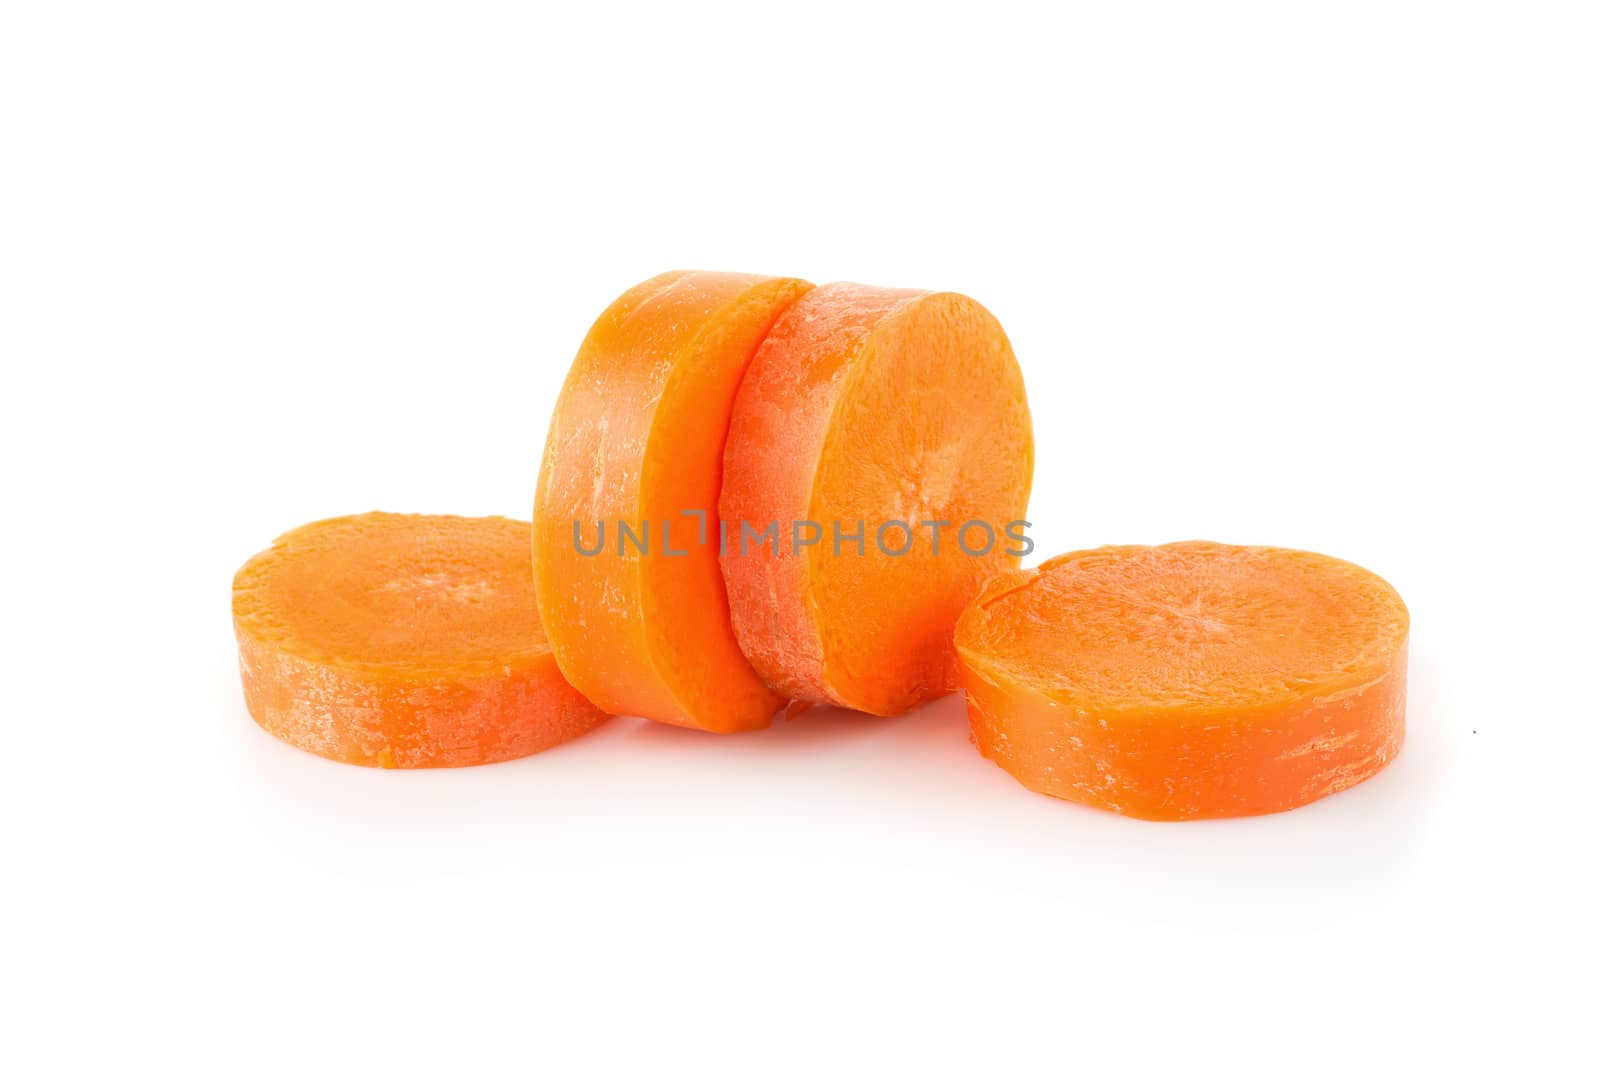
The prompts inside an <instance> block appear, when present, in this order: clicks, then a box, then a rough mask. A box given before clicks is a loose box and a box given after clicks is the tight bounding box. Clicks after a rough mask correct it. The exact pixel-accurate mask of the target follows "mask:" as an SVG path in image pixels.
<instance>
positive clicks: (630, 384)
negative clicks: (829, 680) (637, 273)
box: [533, 271, 811, 733]
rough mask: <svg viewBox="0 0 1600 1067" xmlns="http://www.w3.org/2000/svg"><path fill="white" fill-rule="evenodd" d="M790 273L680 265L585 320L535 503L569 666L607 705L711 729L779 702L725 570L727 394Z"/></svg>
mask: <svg viewBox="0 0 1600 1067" xmlns="http://www.w3.org/2000/svg"><path fill="white" fill-rule="evenodd" d="M810 288H811V285H810V283H808V282H803V281H799V280H797V279H794V278H768V277H762V276H758V275H752V274H721V273H713V272H706V271H677V272H674V273H670V274H663V275H661V276H660V277H657V278H653V279H651V280H650V281H647V282H645V283H643V284H641V285H638V286H636V287H634V288H633V289H630V290H628V292H626V293H624V294H623V295H622V296H621V297H620V298H619V299H618V300H617V301H616V302H615V303H614V304H612V305H611V307H609V308H607V309H606V311H605V313H604V314H603V315H601V316H600V319H599V320H598V321H597V322H596V323H595V324H594V326H593V328H592V329H590V331H589V335H588V336H587V337H586V338H585V339H584V342H583V345H582V347H581V348H580V349H579V350H578V355H577V358H576V359H575V360H574V361H573V364H572V369H571V371H570V372H569V373H568V375H567V380H566V384H565V385H564V386H563V388H562V390H561V397H560V399H559V400H558V401H557V404H556V410H555V415H554V417H553V418H552V419H551V422H550V433H549V437H548V440H547V442H546V445H545V453H544V463H543V466H542V467H541V469H540V472H539V488H538V495H537V500H536V503H535V507H534V533H533V546H534V569H535V575H536V579H535V581H536V585H537V587H538V594H539V607H540V611H541V613H542V614H543V617H544V624H545V630H546V632H547V633H549V635H550V642H551V645H552V646H553V648H554V649H555V654H556V658H557V660H558V661H559V662H560V664H561V669H562V671H563V672H564V673H565V674H566V676H567V677H568V678H569V679H571V681H572V684H573V685H575V686H577V688H578V689H579V690H580V691H581V692H583V693H584V694H585V695H586V696H588V697H589V699H591V700H593V701H594V702H595V703H596V704H598V705H599V706H600V707H601V708H603V709H605V710H606V711H609V712H612V713H614V714H617V715H636V716H643V717H645V718H651V719H657V720H660V721H661V722H666V723H672V724H674V725H677V726H690V727H697V728H699V729H702V730H711V731H715V732H718V733H731V732H735V731H740V730H752V729H757V728H760V727H763V726H766V725H768V724H769V723H770V722H771V721H772V716H773V713H774V712H775V711H776V710H777V709H778V707H779V706H780V704H781V701H780V699H779V698H778V696H777V695H776V694H774V693H772V692H771V691H770V690H768V689H767V687H766V686H765V685H763V684H762V681H761V679H760V678H759V677H758V676H757V675H756V672H755V671H754V670H753V669H752V668H751V666H750V664H749V663H747V662H746V661H745V658H744V656H743V654H742V653H741V652H740V651H739V646H738V643H737V642H736V641H735V639H734V635H733V629H732V626H731V624H730V622H729V620H728V607H727V593H726V591H725V589H724V587H723V580H722V572H721V570H720V569H719V567H718V565H717V555H718V552H719V549H720V542H721V538H720V528H719V522H718V513H717V492H718V489H719V488H720V486H721V484H722V449H723V442H724V440H725V438H726V436H727V432H728V417H729V411H730V409H731V407H732V406H733V397H734V392H735V391H736V390H737V388H738V386H739V381H740V379H741V377H742V376H743V375H744V373H745V368H746V366H747V365H748V364H749V362H750V356H751V354H752V353H753V352H754V351H755V350H756V347H757V346H758V345H759V344H760V343H761V340H762V338H764V337H765V336H766V334H767V331H768V329H770V328H771V326H772V324H773V322H774V321H776V320H777V318H778V316H779V315H781V314H782V313H783V312H784V311H786V310H787V309H788V308H789V306H790V305H791V304H793V303H794V302H795V301H796V300H797V299H799V298H800V296H801V295H802V294H804V293H805V292H807V291H808V290H809V289H810Z"/></svg>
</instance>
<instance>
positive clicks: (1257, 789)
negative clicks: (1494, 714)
mask: <svg viewBox="0 0 1600 1067" xmlns="http://www.w3.org/2000/svg"><path fill="white" fill-rule="evenodd" d="M1409 628H1410V619H1409V616H1408V615H1407V613H1406V607H1405V604H1404V603H1403V602H1402V601H1401V600H1400V596H1399V594H1398V593H1396V592H1395V591H1394V589H1393V587H1391V586H1390V585H1389V583H1388V582H1385V581H1384V580H1383V579H1382V578H1379V577H1378V576H1377V575H1375V574H1372V573H1370V572H1369V571H1365V570H1362V569H1361V568H1360V567H1357V566H1355V565H1354V564H1351V563H1346V562H1344V561H1343V560H1338V559H1333V558H1332V557H1329V556H1320V555H1317V554H1315V553H1312V552H1296V551H1293V550H1290V549H1283V548H1240V547H1237V546H1234V545H1219V544H1213V543H1210V542H1206V541H1189V542H1184V543H1181V544H1172V545H1161V546H1159V547H1149V546H1144V545H1139V546H1122V547H1108V548H1099V549H1093V550H1091V551H1085V552H1071V553H1068V554H1067V555H1064V556H1058V557H1056V558H1055V559H1052V560H1050V561H1049V562H1047V563H1045V564H1044V565H1043V566H1041V567H1039V568H1038V569H1037V570H1032V571H1027V572H1023V573H1019V574H1010V575H1004V576H1001V577H999V578H997V579H995V580H994V581H993V582H992V583H990V584H989V586H988V587H986V588H985V589H984V591H983V593H982V594H981V595H980V596H979V597H978V598H977V600H975V601H974V602H973V603H972V605H971V606H970V607H969V608H968V609H967V610H966V611H965V612H964V613H963V614H962V616H961V621H960V623H959V625H958V627H957V630H956V645H957V648H958V650H959V652H960V656H961V681H962V686H963V688H964V689H965V690H966V692H967V707H968V712H969V715H970V718H971V721H972V736H973V740H974V741H975V743H976V744H977V746H978V749H979V750H980V751H981V752H982V753H983V754H984V755H985V756H987V757H989V758H990V759H992V760H994V761H995V762H996V763H997V764H999V765H1000V766H1001V767H1002V768H1004V769H1005V770H1006V771H1008V772H1009V773H1010V774H1011V775H1012V776H1014V777H1015V778H1016V779H1017V780H1018V781H1020V782H1021V783H1022V784H1023V785H1025V786H1027V787H1028V788H1029V789H1032V790H1035V791H1036V792H1040V793H1047V794H1049V795H1051V796H1056V797H1064V798H1066V799H1068V800H1076V801H1080V802H1082V803H1085V804H1092V805H1094V806H1096V807H1100V808H1106V809H1109V810H1111V811H1115V812H1121V813H1123V814H1125V815H1132V816H1135V817H1137V818H1141V819H1161V820H1172V819H1205V818H1220V817H1225V816H1234V815H1259V814H1263V813H1266V812H1274V811H1284V810H1287V809H1289V808H1294V807H1298V806H1300V805H1302V804H1308V803H1310V802H1311V801H1313V800H1317V799H1319V798H1321V797H1325V796H1327V795H1328V794H1330V793H1334V792H1337V791H1339V790H1341V789H1347V788H1349V787H1350V786H1352V785H1355V784H1357V783H1358V782H1362V781H1365V780H1366V779H1367V778H1370V777H1371V776H1372V775H1374V774H1377V773H1378V772H1379V771H1380V770H1382V769H1383V768H1384V767H1385V766H1387V765H1388V763H1389V762H1390V761H1391V760H1393V759H1394V757H1395V755H1396V753H1398V752H1399V751H1400V744H1401V741H1402V740H1403V738H1404V736H1405V702H1406V638H1407V633H1408V630H1409Z"/></svg>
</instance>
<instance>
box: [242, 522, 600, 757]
mask: <svg viewBox="0 0 1600 1067" xmlns="http://www.w3.org/2000/svg"><path fill="white" fill-rule="evenodd" d="M529 535H530V531H529V527H528V524H527V523H525V522H515V521H513V520H511V519H501V518H482V519H477V518H461V517H458V516H454V515H393V514H387V513H383V512H373V513H370V514H366V515H350V516H346V517H344V518H337V519H327V520H324V521H322V522H314V523H311V524H309V525H307V526H301V527H299V528H298V529H294V530H291V531H289V532H288V533H286V534H284V535H283V536H282V537H279V538H278V539H277V540H276V541H274V542H273V544H272V547H271V548H269V549H267V550H266V551H265V552H262V553H260V554H259V555H257V556H255V557H254V558H252V559H251V560H250V561H249V562H247V563H246V564H245V565H244V566H243V567H241V568H240V569H239V572H238V574H236V575H235V576H234V579H233V625H234V632H235V635H236V636H237V637H238V641H239V668H240V674H241V676H242V678H243V681H244V694H245V704H246V706H247V707H248V708H249V710H250V714H251V715H252V716H253V717H254V718H255V720H256V721H257V722H258V723H260V724H261V726H262V727H263V728H265V729H266V730H267V731H268V732H269V733H271V734H273V735H274V736H276V737H278V738H280V739H282V740H284V741H287V742H289V743H290V744H291V745H295V746H296V747H298V748H302V749H305V750H306V751H307V752H313V753H316V754H317V755H319V756H326V757H327V758H328V759H333V760H339V761H341V762H343V763H356V764H362V765H365V766H377V767H462V766H469V765H473V764H479V763H493V762H497V761H499V760H508V759H515V758H517V757H519V756H527V755H531V754H532V753H535V752H539V751H542V750H544V749H547V748H549V747H551V746H552V745H556V744H559V743H561V742H563V741H567V740H570V739H572V738H574V737H577V736H579V735H580V734H584V733H587V732H588V731H590V730H592V729H594V728H595V727H597V726H599V725H600V724H601V723H602V722H604V721H605V720H606V718H607V716H606V715H605V714H604V713H603V712H601V711H600V710H599V709H597V708H596V707H594V705H592V704H590V703H589V702H588V701H587V700H585V699H584V698H583V697H582V696H580V695H579V694H578V692H577V691H576V690H575V689H573V688H572V687H571V686H570V685H568V684H567V683H566V681H565V679H563V678H562V677H561V673H560V671H559V670H558V669H557V667H556V662H555V657H554V656H552V655H551V654H550V646H549V644H548V643H547V642H546V640H545V637H544V631H543V630H542V629H541V627H540V625H539V612H538V608H537V607H536V605H535V603H534V598H533V568H532V560H531V553H530V551H529V547H528V543H529Z"/></svg>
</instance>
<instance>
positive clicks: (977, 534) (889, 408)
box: [722, 284, 1033, 715]
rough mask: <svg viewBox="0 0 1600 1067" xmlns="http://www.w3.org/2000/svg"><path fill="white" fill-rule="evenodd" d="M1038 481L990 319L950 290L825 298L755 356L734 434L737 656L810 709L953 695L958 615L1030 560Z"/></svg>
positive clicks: (902, 703) (893, 707)
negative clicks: (1029, 529)
mask: <svg viewBox="0 0 1600 1067" xmlns="http://www.w3.org/2000/svg"><path fill="white" fill-rule="evenodd" d="M1032 478H1033V430H1032V423H1031V421H1030V418H1029V414H1028V404H1027V399H1026V397H1025V395H1024V392H1023V385H1022V373H1021V370H1020V369H1019V368H1018V366H1017V361H1016V358H1015V356H1014V355H1013V354H1012V351H1011V344H1010V342H1009V341H1008V340H1007V339H1006V335H1005V333H1004V331H1002V330H1001V328H1000V324H999V323H998V322H996V321H995V319H994V316H992V315H990V314H989V312H988V311H986V310H985V309H984V308H983V307H982V306H981V305H980V304H978V303H977V302H976V301H974V300H971V299H969V298H967V297H964V296H959V295H957V294H954V293H930V292H924V291H921V290H913V289H878V288H872V287H869V286H862V285H852V284H835V285H825V286H822V287H821V288H819V289H816V290H813V291H812V292H811V293H809V294H808V295H807V296H805V297H803V298H802V299H801V300H800V301H799V302H797V303H796V304H795V306H794V307H793V308H792V309H790V311H789V312H788V314H786V315H785V316H784V317H783V318H782V319H781V320H779V321H778V323H777V325H775V326H774V327H773V329H772V332H771V333H770V334H769V335H768V336H767V339H766V341H765V342H763V343H762V345H761V348H760V350H759V351H757V353H756V355H755V358H754V359H753V360H752V361H751V364H750V370H749V371H748V373H747V374H746V376H745V380H744V384H743V385H742V386H741V387H740V390H739V395H738V398H737V400H736V402H735V404H734V410H733V421H732V424H731V425H730V427H729V432H728V445H727V450H726V453H725V456H724V482H723V488H722V513H723V516H724V519H725V521H726V522H727V524H728V532H727V540H728V548H727V550H726V551H725V552H724V554H723V557H722V569H723V574H724V576H725V577H726V579H727V583H728V598H729V605H730V609H731V612H732V617H733V626H734V630H735V632H736V633H737V635H738V638H739V644H740V647H741V648H743V649H744V652H745V655H746V656H747V657H748V658H749V659H750V661H751V662H752V663H753V664H755V667H756V669H757V671H759V672H760V674H761V676H762V677H763V678H764V679H765V680H766V681H767V683H768V684H769V685H771V686H772V687H773V688H775V689H776V690H777V691H778V692H780V693H782V694H783V695H785V696H787V697H790V698H792V699H796V700H803V701H809V702H814V703H827V704H839V705H844V706H846V707H852V708H857V709H860V710H862V711H866V712H871V713H872V714H875V715H894V714H898V713H900V712H903V711H906V710H907V709H909V708H911V707H913V706H915V705H916V704H918V703H921V702H922V701H924V700H926V699H928V698H930V697H933V696H937V695H939V694H941V693H945V692H949V691H950V689H951V688H952V687H953V685H954V682H955V656H954V651H953V648H952V646H951V633H952V630H953V629H954V626H955V621H956V617H957V615H958V614H959V613H960V612H961V609H962V607H963V606H964V605H965V604H966V603H967V602H968V601H970V600H971V599H972V597H973V596H974V595H975V594H976V593H977V591H978V589H979V588H980V587H981V586H982V585H983V583H984V582H985V581H986V580H987V579H989V578H990V577H991V576H993V575H994V574H996V573H998V572H1000V571H1002V570H1008V569H1009V570H1014V569H1015V567H1016V565H1017V559H1018V555H1019V554H1020V553H1021V552H1022V551H1023V543H1022V541H1021V540H1020V536H1025V535H1024V534H1022V529H1021V527H1020V526H1016V525H1013V524H1016V523H1020V522H1021V520H1022V519H1023V512H1024V508H1025V507H1026V505H1027V501H1028V491H1029V487H1030V485H1031V483H1032ZM1013 535H1016V536H1013ZM813 542H814V543H813ZM1013 553H1015V554H1013Z"/></svg>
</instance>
